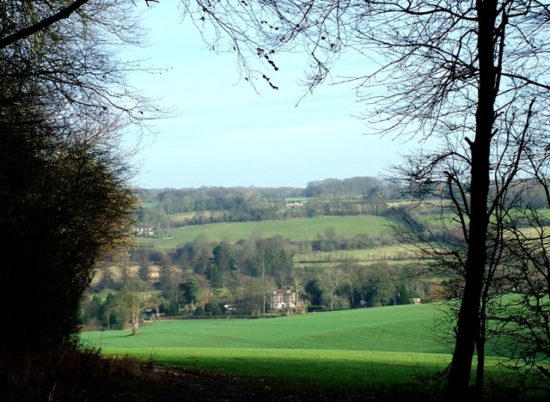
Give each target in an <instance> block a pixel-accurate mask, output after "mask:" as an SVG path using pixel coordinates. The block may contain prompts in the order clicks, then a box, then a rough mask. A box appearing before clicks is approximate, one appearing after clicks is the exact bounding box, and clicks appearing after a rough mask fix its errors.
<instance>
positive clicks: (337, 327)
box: [81, 304, 497, 389]
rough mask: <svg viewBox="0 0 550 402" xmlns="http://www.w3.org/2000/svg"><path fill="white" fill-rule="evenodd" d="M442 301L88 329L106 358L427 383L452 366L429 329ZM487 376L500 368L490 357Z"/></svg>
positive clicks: (327, 380)
mask: <svg viewBox="0 0 550 402" xmlns="http://www.w3.org/2000/svg"><path fill="white" fill-rule="evenodd" d="M439 308H440V306H439V305H437V304H427V305H407V306H395V307H380V308H371V309H358V310H347V311H340V312H329V313H313V314H308V315H302V316H290V317H281V318H274V319H263V320H224V319H222V320H174V321H163V322H159V323H153V324H152V325H151V326H148V327H145V328H143V329H142V330H141V333H140V335H138V336H129V331H105V332H88V333H83V334H82V335H81V342H82V343H83V344H85V345H93V346H96V347H100V348H101V349H102V351H103V352H104V353H106V354H113V355H122V356H126V355H127V356H131V357H139V358H142V359H145V360H147V359H152V360H153V361H155V362H156V363H160V364H166V365H176V366H183V367H191V368H199V369H211V370H222V371H224V372H227V373H231V374H236V375H240V376H246V377H254V378H263V379H271V380H274V381H283V382H285V383H287V384H290V385H291V386H292V385H294V386H296V387H300V386H301V385H303V384H305V383H308V384H314V385H315V386H322V387H329V388H330V387H345V388H357V389H361V388H364V387H366V386H375V385H382V384H386V385H387V384H389V383H393V384H405V383H408V382H411V381H418V380H419V378H429V377H430V376H433V375H434V374H435V373H436V372H438V371H440V370H442V369H443V368H445V367H446V365H447V364H448V363H449V362H450V354H449V353H450V350H451V349H450V345H444V344H442V343H440V342H438V341H437V339H436V338H435V336H434V334H433V333H432V331H431V327H432V322H433V319H434V318H435V317H436V316H437V314H438V311H439ZM488 371H489V372H490V373H491V372H496V371H497V360H496V358H493V357H489V358H488Z"/></svg>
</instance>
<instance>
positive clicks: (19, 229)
mask: <svg viewBox="0 0 550 402" xmlns="http://www.w3.org/2000/svg"><path fill="white" fill-rule="evenodd" d="M84 3H86V4H84ZM131 7H132V8H133V7H134V5H133V4H132V3H131V2H114V1H113V2H97V1H88V2H85V1H84V2H83V1H75V2H69V1H66V2H50V1H41V0H39V1H33V2H9V1H1V2H0V20H1V21H2V24H1V26H0V44H1V45H0V134H1V135H0V208H1V211H0V224H1V225H2V235H1V242H0V249H1V251H2V256H3V258H2V263H1V265H2V270H1V278H2V281H1V282H2V283H1V284H0V293H1V295H0V314H1V315H2V316H3V317H17V325H15V320H14V321H13V322H14V325H12V326H10V328H9V330H6V331H3V332H2V334H1V335H0V349H2V350H3V351H10V350H19V351H23V350H44V349H49V348H53V347H56V346H60V345H62V344H64V343H66V342H67V341H69V340H70V338H71V335H72V334H74V333H75V331H76V330H77V329H78V319H79V302H80V298H81V297H82V293H83V291H84V289H85V288H86V287H87V286H88V284H89V282H90V280H91V277H92V275H93V270H94V266H95V263H96V261H97V260H98V259H99V258H100V257H101V256H102V255H104V253H106V252H108V251H111V250H113V249H115V248H116V247H117V246H121V245H122V244H125V243H126V241H125V240H126V235H127V233H128V232H129V225H130V223H131V220H132V212H133V208H134V206H135V198H134V196H133V194H132V192H131V190H130V188H129V182H128V179H129V178H130V177H131V175H132V171H131V169H130V168H129V166H128V165H127V163H126V162H125V160H126V158H127V155H125V154H124V153H123V152H121V151H119V150H118V149H119V148H118V144H119V136H120V132H121V128H123V127H125V126H126V125H127V124H128V123H132V122H140V121H143V119H145V118H148V117H150V116H151V114H150V113H149V112H150V111H151V110H152V108H151V106H150V105H149V104H148V103H147V102H145V101H144V100H143V99H142V98H141V97H139V96H134V95H133V94H131V93H130V92H129V91H128V89H127V88H126V86H125V83H124V79H123V78H124V73H125V72H126V71H128V70H130V69H132V68H133V66H132V64H128V63H118V62H117V60H116V58H115V57H114V53H113V51H114V49H115V47H116V44H117V43H118V44H122V43H135V42H136V41H138V39H139V35H140V31H139V30H137V28H138V27H137V25H136V21H135V19H134V18H132V17H131V13H130V11H131ZM123 17H124V18H123ZM134 28H136V29H134ZM136 34H137V35H136Z"/></svg>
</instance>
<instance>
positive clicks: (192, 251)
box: [81, 231, 437, 329]
mask: <svg viewBox="0 0 550 402" xmlns="http://www.w3.org/2000/svg"><path fill="white" fill-rule="evenodd" d="M333 237H334V236H332V235H331V233H330V231H329V233H327V235H326V236H324V237H323V239H322V240H325V239H330V238H333ZM299 249H300V245H297V244H292V243H290V242H289V241H287V240H285V239H283V238H282V237H280V236H277V237H273V238H267V239H265V238H257V237H254V238H250V239H247V240H240V241H238V242H236V243H234V244H229V243H227V242H208V241H204V240H201V239H197V240H195V241H193V242H188V243H185V244H182V245H180V246H179V247H177V248H176V249H173V250H155V249H147V248H138V249H136V250H134V251H133V252H132V253H131V254H130V255H129V256H128V260H127V261H126V262H125V263H124V264H120V263H119V262H115V261H110V262H109V261H106V262H105V264H104V265H103V267H102V268H101V269H100V270H99V273H98V275H97V277H96V279H95V280H94V282H93V283H92V286H91V287H90V289H89V296H88V297H87V298H86V300H85V301H84V302H83V305H82V312H81V314H82V316H81V317H82V323H83V324H87V325H90V326H92V327H102V328H112V329H114V328H121V327H123V326H125V325H130V321H131V314H130V313H129V311H128V309H127V308H126V310H125V308H124V306H123V305H121V303H122V298H121V296H119V295H120V293H121V292H124V291H125V289H126V288H127V283H128V281H129V280H130V279H131V282H133V283H135V281H139V282H140V283H141V292H142V293H143V292H144V294H146V295H147V296H146V297H142V300H145V299H147V300H148V303H149V304H150V305H149V308H150V309H151V308H153V307H151V303H152V304H154V305H155V306H156V307H155V308H158V311H159V312H160V313H161V314H166V315H170V316H178V315H179V316H187V317H189V316H205V317H208V316H223V315H232V316H235V315H236V316H247V315H248V316H250V315H252V316H256V315H263V314H268V313H270V301H271V299H270V298H271V294H272V292H273V291H274V290H276V289H291V290H292V291H295V292H297V294H298V295H299V297H300V299H301V300H302V301H303V302H304V303H305V307H304V309H305V310H307V309H310V310H313V311H319V310H335V309H348V308H361V307H374V306H384V305H393V304H408V303H410V299H411V298H412V297H421V298H423V299H427V298H431V297H434V289H436V288H437V286H434V284H433V281H430V280H429V279H428V278H421V277H419V276H418V272H419V269H418V267H417V266H415V265H414V264H412V265H397V266H390V265H388V264H386V263H375V264H372V265H369V266H364V265H359V264H358V263H357V262H356V261H353V260H345V261H340V262H339V263H337V264H333V265H334V266H330V267H329V266H323V264H322V263H319V264H317V265H315V264H313V265H312V266H311V267H309V268H297V267H296V266H295V265H294V261H293V256H294V254H295V253H296V252H298V251H299ZM100 294H101V295H103V296H101V297H100V296H99V295H100ZM104 295H107V296H104ZM271 313H275V312H271ZM277 313H281V312H277Z"/></svg>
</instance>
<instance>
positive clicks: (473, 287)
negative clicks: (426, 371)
mask: <svg viewBox="0 0 550 402" xmlns="http://www.w3.org/2000/svg"><path fill="white" fill-rule="evenodd" d="M496 7H497V1H496V0H490V1H487V0H486V1H478V3H477V11H478V28H479V32H478V53H479V89H478V105H477V110H476V116H475V120H476V134H475V140H474V142H473V143H470V148H471V155H472V159H471V166H472V168H471V188H470V205H471V216H470V223H469V233H468V256H467V260H466V267H465V269H466V277H465V284H464V294H463V295H462V303H461V305H460V311H459V314H458V322H457V328H456V329H457V333H456V344H455V349H454V353H453V359H452V362H451V367H450V370H449V377H448V379H447V386H446V389H445V400H452V401H463V400H468V387H469V382H470V375H471V370H472V359H473V355H474V348H475V344H476V341H477V340H478V338H479V330H480V328H479V326H480V322H479V314H480V305H481V294H482V289H483V278H484V272H485V264H486V256H487V251H486V242H487V226H488V222H489V217H488V211H487V200H488V194H489V173H490V169H489V168H490V148H491V137H492V130H493V123H494V116H495V112H494V103H495V97H496V88H495V85H496V69H495V66H494V49H495V43H494V38H493V34H494V30H495V28H494V27H495V22H496V14H497V11H496Z"/></svg>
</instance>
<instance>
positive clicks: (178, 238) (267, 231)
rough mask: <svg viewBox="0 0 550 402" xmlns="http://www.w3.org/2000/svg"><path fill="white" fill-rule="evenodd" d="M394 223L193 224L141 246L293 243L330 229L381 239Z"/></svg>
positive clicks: (332, 219)
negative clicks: (255, 239) (256, 240)
mask: <svg viewBox="0 0 550 402" xmlns="http://www.w3.org/2000/svg"><path fill="white" fill-rule="evenodd" d="M389 223H390V222H389V221H388V220H387V219H385V218H383V217H380V216H371V215H363V216H321V217H316V218H298V219H291V220H280V221H259V222H233V223H215V224H207V225H193V226H185V227H179V228H174V229H172V230H171V236H169V237H166V238H153V239H151V238H138V239H136V240H137V241H138V243H140V244H144V245H149V246H152V247H154V248H175V247H176V246H177V245H179V244H182V243H185V242H188V241H193V240H194V239H196V238H197V237H199V236H204V237H206V238H207V239H210V240H212V241H221V240H226V241H228V242H236V241H238V240H240V239H248V238H250V237H252V236H260V237H264V238H267V237H273V236H277V235H279V236H282V237H284V238H286V239H289V240H291V241H300V240H316V239H317V238H318V236H319V235H322V234H324V233H325V231H326V230H327V229H334V230H335V231H336V233H337V234H338V235H339V236H341V237H345V238H352V237H354V236H356V235H359V234H366V235H369V236H372V237H379V236H380V235H381V234H384V233H391V231H390V229H389V228H388V226H387V225H388V224H389Z"/></svg>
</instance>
